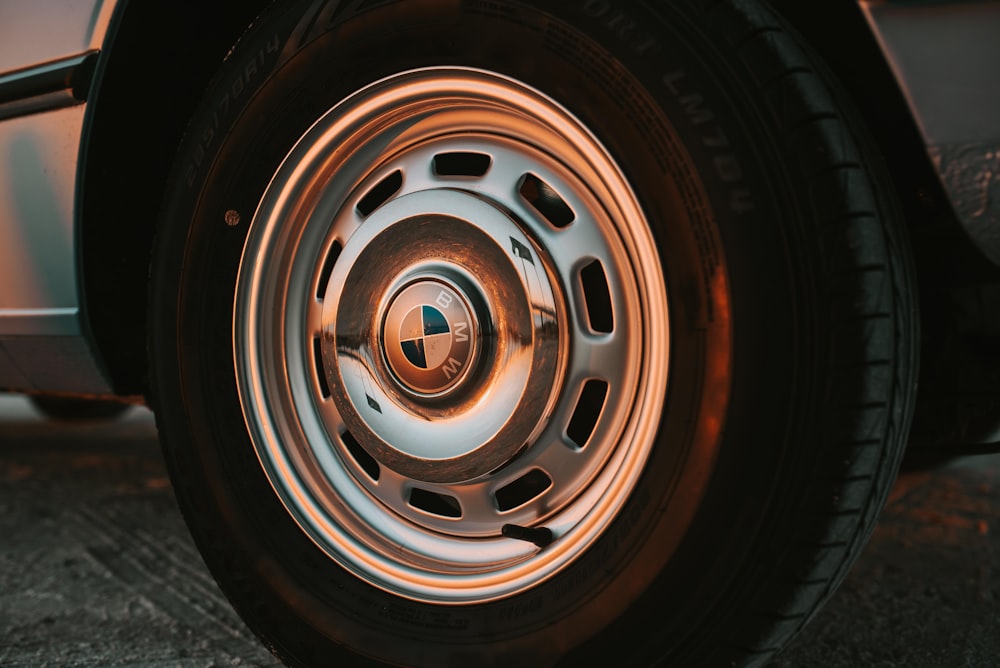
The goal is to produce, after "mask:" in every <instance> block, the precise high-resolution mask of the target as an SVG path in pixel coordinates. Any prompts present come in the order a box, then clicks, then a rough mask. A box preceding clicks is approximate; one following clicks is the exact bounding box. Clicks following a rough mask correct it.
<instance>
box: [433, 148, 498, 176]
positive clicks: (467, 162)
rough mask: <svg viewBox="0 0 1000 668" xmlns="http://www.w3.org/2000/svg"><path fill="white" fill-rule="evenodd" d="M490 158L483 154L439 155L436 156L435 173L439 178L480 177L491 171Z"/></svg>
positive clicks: (457, 153)
mask: <svg viewBox="0 0 1000 668" xmlns="http://www.w3.org/2000/svg"><path fill="white" fill-rule="evenodd" d="M492 162H493V161H492V159H491V158H490V156H488V155H485V154H483V153H460V152H456V153H438V154H437V155H435V156H434V173H435V174H437V175H438V176H472V177H480V176H483V175H485V174H486V172H488V171H489V169H490V165H491V164H492Z"/></svg>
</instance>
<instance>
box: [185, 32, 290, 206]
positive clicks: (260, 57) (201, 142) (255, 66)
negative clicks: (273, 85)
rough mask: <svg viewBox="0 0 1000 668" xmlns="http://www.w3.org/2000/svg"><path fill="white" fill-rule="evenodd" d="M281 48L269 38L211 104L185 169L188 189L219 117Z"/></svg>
mask: <svg viewBox="0 0 1000 668" xmlns="http://www.w3.org/2000/svg"><path fill="white" fill-rule="evenodd" d="M280 48H281V38H280V37H279V36H278V35H277V34H275V35H272V36H271V37H269V38H268V39H267V40H266V41H265V42H264V45H263V46H261V47H260V49H259V50H258V51H257V53H256V55H255V56H254V57H253V58H251V59H250V60H248V61H247V63H246V65H245V66H244V67H243V71H242V72H239V73H238V74H237V75H236V77H235V78H234V79H233V80H232V81H231V82H230V84H229V85H228V86H226V87H225V88H224V89H223V92H222V94H221V96H220V97H219V98H217V99H216V101H215V103H214V104H213V105H212V108H213V111H212V120H211V122H210V123H209V124H208V127H206V128H205V130H203V131H202V133H201V136H200V137H199V138H198V147H197V148H196V149H195V152H194V158H193V159H192V160H191V162H190V163H189V164H188V166H187V169H185V170H184V173H185V177H184V180H185V183H187V186H188V187H189V188H192V187H194V185H195V181H196V180H197V177H198V170H199V169H200V168H201V166H202V163H203V162H204V160H205V156H207V155H209V154H210V153H211V150H210V149H211V147H212V144H213V143H214V142H215V140H216V139H217V138H218V137H219V133H218V130H219V126H220V124H221V123H220V118H226V117H227V116H228V115H229V113H230V111H232V110H233V108H234V107H235V104H234V103H235V102H236V101H237V100H239V99H240V98H241V97H242V96H243V94H244V92H246V91H247V90H248V89H249V88H250V83H251V82H252V81H253V80H254V79H256V78H257V77H258V76H259V75H260V74H261V73H262V72H265V71H266V70H267V66H268V61H269V60H275V59H276V58H277V55H278V52H279V50H280Z"/></svg>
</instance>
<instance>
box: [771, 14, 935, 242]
mask: <svg viewBox="0 0 1000 668" xmlns="http://www.w3.org/2000/svg"><path fill="white" fill-rule="evenodd" d="M770 2H771V4H772V6H773V7H774V9H775V10H777V11H778V13H779V14H781V15H782V17H783V18H785V20H786V21H788V22H789V23H790V24H791V25H792V26H793V28H794V29H795V30H796V31H797V32H798V33H799V34H800V35H801V36H802V37H803V38H804V40H805V42H806V43H807V44H808V45H809V47H810V48H812V49H813V50H814V51H816V52H817V53H818V54H819V56H820V57H821V58H822V59H823V61H824V62H825V63H826V64H827V65H828V66H829V68H830V69H831V70H832V72H833V74H834V75H835V77H836V78H837V79H838V80H839V82H840V84H841V86H842V87H843V88H844V90H845V92H846V93H847V94H848V96H849V97H850V98H851V101H852V103H853V104H854V105H855V107H856V108H857V109H858V111H860V113H861V115H862V117H863V119H864V121H865V124H866V125H867V127H868V129H869V130H870V131H871V134H872V135H873V138H874V140H875V142H876V143H877V145H878V147H879V149H880V150H881V154H882V156H883V157H884V159H885V161H886V164H887V166H888V168H889V173H890V174H891V176H892V179H893V182H894V184H895V186H896V188H895V189H896V193H897V195H898V197H899V200H900V203H901V204H902V206H903V211H904V214H905V219H906V221H907V224H908V226H909V227H910V228H911V229H912V228H914V227H916V226H922V225H929V224H940V223H941V221H942V220H943V219H945V218H947V217H948V215H947V214H948V212H950V205H949V204H948V199H947V196H946V195H945V193H944V190H943V189H942V187H941V184H940V181H939V180H938V178H937V174H936V172H935V171H934V166H933V164H932V163H931V160H930V157H929V156H928V154H927V151H926V147H925V144H924V141H923V139H922V137H921V134H920V130H919V127H918V125H917V121H916V119H915V118H914V116H913V113H912V112H911V110H910V107H909V105H908V103H907V101H906V97H905V92H904V91H903V90H902V89H901V88H900V85H899V82H898V81H897V79H896V77H895V75H894V74H893V72H892V69H891V66H890V64H889V62H888V60H887V59H886V55H885V52H884V51H883V50H882V47H881V46H880V45H879V43H878V39H877V37H876V36H875V34H874V32H873V31H872V29H871V26H870V25H869V24H868V20H867V18H866V17H865V14H864V11H863V9H862V7H861V4H860V3H859V2H857V1H855V2H828V3H802V2H797V1H796V0H770ZM848 45H849V46H848Z"/></svg>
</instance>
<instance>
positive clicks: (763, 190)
mask: <svg viewBox="0 0 1000 668" xmlns="http://www.w3.org/2000/svg"><path fill="white" fill-rule="evenodd" d="M456 64H458V65H466V66H472V67H482V68H485V69H491V70H494V71H498V72H501V73H503V74H507V75H509V76H512V77H515V78H518V79H520V80H522V81H524V82H526V83H528V84H529V85H532V86H535V87H536V88H538V89H540V90H541V91H543V92H545V93H546V94H548V95H550V96H552V97H554V98H555V99H556V100H558V101H559V102H561V103H562V104H563V105H565V106H566V107H567V108H568V109H570V110H571V111H572V112H573V113H574V114H576V115H577V116H578V117H579V118H580V119H581V120H583V121H584V122H585V123H586V124H588V126H589V127H590V128H591V129H592V130H593V132H594V133H595V134H596V135H597V136H598V137H599V138H600V139H601V141H603V142H604V143H605V145H606V146H607V147H608V148H609V150H610V151H611V152H612V154H613V155H614V156H615V157H616V159H617V160H618V161H619V163H620V165H621V166H622V168H623V170H624V171H625V172H626V174H627V175H628V176H629V177H630V178H631V179H632V183H633V187H634V189H635V191H636V193H637V195H638V197H639V198H640V200H641V202H642V204H643V206H644V208H645V209H646V212H647V217H648V218H649V219H650V221H651V227H652V228H653V233H654V235H655V236H656V237H657V239H658V240H659V241H660V244H661V251H662V255H663V266H664V270H665V273H666V276H667V279H666V280H667V283H668V289H669V294H670V299H671V305H672V311H671V337H672V339H671V345H672V353H671V355H672V357H671V359H672V360H674V362H673V364H674V366H673V367H672V368H671V377H670V391H669V393H668V396H667V397H666V398H665V401H666V402H667V403H666V410H665V418H664V422H663V425H662V427H661V435H660V437H659V442H658V445H657V448H656V450H655V452H654V454H653V455H652V458H651V460H650V462H649V464H648V470H647V473H646V475H645V477H644V478H643V479H642V481H640V483H639V486H638V487H637V489H636V490H635V492H634V494H633V496H632V498H631V499H630V501H629V503H628V504H627V506H626V507H625V508H624V509H623V510H622V513H621V515H620V519H619V520H618V521H616V522H615V524H614V526H612V527H610V528H609V529H608V530H607V531H606V532H605V533H604V534H603V535H602V536H601V538H600V539H599V540H598V541H596V543H595V545H594V546H593V548H592V549H591V550H590V551H589V552H588V553H587V554H586V555H585V557H584V558H583V559H581V560H579V561H578V562H576V563H574V565H573V566H572V567H570V568H569V569H567V570H566V571H565V572H563V573H561V574H559V575H558V576H557V577H555V578H553V579H552V580H551V581H548V582H546V583H544V584H543V585H541V586H539V587H538V589H537V590H536V591H532V592H529V593H526V594H524V595H519V596H517V597H514V598H513V599H511V600H508V601H501V602H499V603H492V604H482V605H473V606H448V607H442V608H435V607H433V606H429V605H423V604H415V603H413V602H410V601H407V600H404V599H399V598H396V597H394V596H392V595H390V594H387V593H385V592H383V591H381V590H379V589H376V588H374V587H371V586H369V585H367V584H366V583H364V582H362V581H361V580H359V579H357V578H355V577H354V576H352V575H350V574H349V573H347V572H346V571H344V570H343V569H341V568H339V567H338V566H337V565H335V564H334V563H333V562H332V561H331V560H330V559H328V558H327V557H326V555H325V554H324V553H322V552H321V551H320V550H318V549H317V548H316V547H315V545H314V544H313V543H312V542H311V541H310V540H309V539H308V538H307V537H306V536H305V535H304V534H303V533H302V532H301V531H300V530H299V529H298V527H297V525H296V524H295V523H294V522H293V521H292V520H291V518H290V517H289V516H288V514H287V512H286V511H285V510H284V508H283V506H282V505H281V504H280V503H279V502H278V500H277V499H276V497H275V495H274V494H273V493H272V490H271V488H270V486H269V484H268V481H267V479H266V477H265V476H264V474H263V471H262V470H261V466H260V464H259V462H258V461H257V459H256V457H255V455H254V451H253V448H252V446H251V444H250V442H249V437H248V436H247V432H246V427H245V424H244V422H243V417H242V414H241V411H240V403H239V398H238V395H237V388H236V383H235V378H234V369H233V350H232V318H233V291H234V286H235V283H236V272H237V269H238V263H239V259H240V253H241V251H242V247H243V241H244V239H245V237H246V233H247V224H246V222H247V221H249V220H250V216H251V214H252V212H253V211H254V209H255V207H256V205H257V202H258V200H259V198H260V196H261V194H262V192H263V191H264V188H265V187H266V186H267V182H268V179H269V178H270V176H271V175H272V174H273V173H274V172H275V170H276V169H277V166H278V164H279V163H280V161H281V160H282V158H283V157H284V156H285V155H286V153H287V152H288V151H289V149H290V148H291V147H292V146H293V144H294V142H295V141H296V140H297V139H298V137H299V136H301V135H302V134H303V133H304V132H305V130H306V129H307V128H308V127H309V125H310V124H311V123H312V122H313V121H315V120H316V119H317V118H318V117H319V116H320V115H321V114H322V113H324V112H325V111H326V110H327V109H329V108H330V107H332V106H333V105H334V104H335V103H336V102H337V101H339V100H340V99H342V98H344V97H345V96H347V95H349V94H350V93H351V92H353V91H355V90H357V89H359V88H360V87H362V86H364V85H365V84H367V83H369V82H372V81H374V80H377V79H379V78H381V77H383V76H386V75H389V74H392V73H395V72H398V71H401V70H405V69H409V68H413V67H419V66H428V65H456ZM671 183H675V184H676V183H679V184H683V185H685V186H688V187H690V188H693V190H689V191H688V192H687V194H683V193H682V194H681V195H678V191H677V190H671V189H670V188H669V187H668V186H669V185H670V184H671ZM889 183H890V182H889V180H888V179H887V178H886V175H885V173H884V167H883V166H882V165H881V164H880V161H879V159H878V156H877V154H876V153H875V152H873V151H872V150H871V148H870V146H869V145H868V143H867V141H866V140H865V137H864V134H863V129H862V128H861V127H860V124H859V123H857V121H856V120H855V118H854V117H853V115H852V113H851V111H850V104H849V103H848V102H847V101H845V100H844V99H843V98H842V97H841V96H840V95H839V94H838V92H837V90H836V84H835V83H834V82H833V81H832V80H831V79H830V77H829V76H828V75H826V74H825V73H824V71H823V68H822V64H821V63H819V62H817V60H816V59H815V57H813V56H812V55H810V53H809V52H808V48H807V47H805V46H803V45H802V44H801V43H800V42H799V40H798V39H797V38H796V36H795V35H794V34H792V33H791V32H790V31H789V30H788V29H787V28H786V27H785V26H784V25H783V24H782V22H781V21H780V20H779V18H778V17H777V16H775V15H774V14H773V13H772V12H770V11H769V10H768V9H767V8H766V7H764V6H763V5H761V4H759V3H756V2H752V1H744V0H723V1H715V2H704V3H701V2H675V3H657V2H629V3H611V2H603V1H598V0H592V1H590V2H562V1H555V2H545V3H541V2H537V3H535V2H514V1H508V0H497V1H496V2H489V3H485V2H484V3H478V2H470V3H439V2H431V1H430V0H407V1H406V2H392V1H390V2H381V3H336V2H334V3H322V2H320V3H315V2H307V1H300V2H291V3H286V4H283V5H280V6H275V7H273V8H272V9H271V10H269V12H268V13H266V14H265V16H263V17H262V18H261V19H260V20H258V21H257V22H255V23H254V25H253V27H252V29H251V30H250V31H249V32H248V34H247V35H246V36H245V37H244V38H243V39H242V40H241V41H240V42H239V44H238V45H237V46H236V48H235V50H234V51H233V53H232V54H231V55H230V56H229V57H228V59H227V61H226V62H225V64H224V65H223V67H222V68H221V70H220V73H219V74H218V75H217V77H216V78H215V80H214V81H213V83H212V85H211V86H210V88H209V90H208V92H207V94H206V97H205V99H204V101H203V103H202V105H201V109H200V111H199V112H198V114H197V115H196V117H195V118H194V119H193V121H192V123H191V126H190V129H189V131H188V136H187V138H186V140H185V142H184V144H183V145H182V146H181V148H180V151H179V155H178V158H177V162H176V165H175V168H174V172H173V177H172V180H171V183H170V185H169V188H168V190H167V193H166V198H165V206H164V211H163V214H162V216H161V220H160V223H159V230H158V235H157V241H156V247H155V249H154V258H153V270H152V283H151V299H150V303H151V313H150V322H151V327H150V351H151V366H152V368H151V379H152V380H151V382H152V388H151V393H152V398H153V405H154V409H155V412H156V415H157V422H158V425H159V429H160V433H161V437H162V441H163V445H164V452H165V455H166V459H167V463H168V467H169V469H170V474H171V478H172V480H173V482H174V486H175V490H176V494H177V498H178V501H179V503H180V505H181V508H182V510H183V511H184V514H185V517H186V519H187V522H188V524H189V526H190V528H191V531H192V534H193V536H194V538H195V540H196V542H197V544H198V546H199V549H200V550H201V552H202V554H203V555H204V558H205V560H206V562H207V564H208V566H209V567H210V569H211V570H212V572H213V574H214V575H215V577H216V579H217V580H218V581H219V584H220V586H221V587H222V589H223V590H224V591H225V592H226V594H227V596H228V597H229V598H230V600H231V601H232V603H233V605H234V607H235V608H236V609H237V611H238V612H239V613H240V615H241V616H242V617H243V618H244V619H245V620H246V622H247V623H248V625H249V626H250V627H251V628H252V629H253V630H254V631H255V632H256V633H257V634H258V635H259V636H260V637H261V639H262V640H263V642H264V643H265V644H266V645H267V646H268V647H269V648H270V649H271V650H272V651H273V652H274V653H275V654H276V655H277V656H279V657H280V658H281V659H282V660H284V661H286V662H288V663H290V664H294V665H332V664H336V663H338V662H346V663H349V664H350V665H368V664H371V665H386V664H390V665H407V666H447V665H470V664H476V665H483V666H488V665H511V664H512V663H516V662H523V663H527V664H529V665H537V666H541V665H556V664H558V665H582V664H583V663H588V664H590V665H635V666H645V665H660V664H663V665H671V666H676V665H697V666H713V665H727V666H728V665H741V664H748V665H753V664H759V663H763V662H764V661H766V660H768V659H770V658H771V657H772V656H773V655H774V654H775V652H777V651H778V650H779V649H780V648H781V647H782V646H783V645H784V644H785V643H786V642H787V641H788V640H789V639H790V638H791V637H792V636H793V635H794V634H795V633H796V632H797V631H798V630H799V629H800V628H801V627H802V626H803V625H804V624H805V622H806V621H807V620H808V619H809V618H810V617H811V616H812V614H813V613H814V612H815V611H816V610H817V609H818V607H819V606H820V605H821V604H822V603H823V602H824V601H825V600H826V599H827V598H828V597H829V596H830V595H831V593H832V592H833V590H834V589H835V587H836V586H837V584H838V583H839V582H840V581H841V580H842V579H843V577H844V575H845V574H846V572H847V569H848V567H849V566H850V564H851V563H852V562H853V560H854V559H855V558H856V557H857V556H858V554H859V552H860V551H861V548H862V547H863V545H864V543H865V541H866V539H867V537H868V535H869V534H870V532H871V529H872V527H873V524H874V521H875V519H876V516H877V514H878V511H879V509H880V508H881V506H882V504H883V502H884V500H885V498H886V495H887V493H888V491H889V488H890V486H891V483H892V481H893V479H894V476H895V473H896V471H897V468H898V465H899V461H900V458H901V456H902V452H903V447H904V444H905V440H906V435H907V430H908V425H909V422H910V419H911V412H912V404H913V396H914V385H915V382H914V381H915V378H916V373H915V372H916V358H915V354H916V349H917V346H916V338H917V332H916V323H917V318H916V317H915V312H914V308H915V307H914V296H913V284H912V279H911V270H910V267H909V259H908V250H907V248H906V244H905V240H904V238H903V237H904V230H903V228H902V225H901V223H900V221H899V219H898V215H897V213H896V209H895V206H894V204H893V202H892V201H891V200H890V199H889V198H888V196H887V193H889V192H891V188H890V186H889ZM684 197H687V198H688V199H687V200H685V199H684ZM228 210H233V211H237V212H244V214H243V216H242V220H243V221H244V223H241V224H238V225H227V224H226V223H225V221H224V213H225V212H226V211H228ZM720 268H721V269H720ZM719 271H722V273H723V274H724V276H725V279H726V282H725V283H724V284H723V285H722V290H721V292H720V291H718V290H716V292H712V290H711V287H708V288H706V286H712V285H713V284H712V282H711V280H710V279H711V278H712V277H713V276H718V275H719V274H718V272H719ZM716 288H718V284H716ZM718 360H723V361H725V360H728V363H722V364H719V363H717V362H718ZM713 363H715V365H714V366H713ZM713 374H714V375H713ZM719 374H721V376H720V375H719ZM720 378H721V381H720ZM719 382H721V385H718V386H719V387H721V388H722V391H721V392H720V393H718V396H710V394H709V393H706V392H704V391H703V390H704V388H705V387H706V386H712V387H715V385H713V383H719ZM720 418H721V420H722V421H724V427H723V422H721V421H720ZM709 436H711V437H712V438H711V439H710V440H709V441H706V440H705V439H706V438H708V437H709ZM703 451H704V452H707V453H709V455H710V456H708V457H707V458H705V459H704V460H699V459H698V458H699V456H700V455H701V454H703ZM685 458H686V460H685ZM681 460H684V461H687V460H690V461H687V463H684V461H681ZM679 461H680V462H681V463H678V462H679ZM691 461H695V462H696V463H698V465H699V468H698V470H697V471H696V470H694V469H693V468H692V467H691V466H690V462H691ZM678 466H681V467H685V466H686V467H687V468H684V470H685V471H687V472H690V473H691V476H692V477H691V478H690V479H689V480H690V481H693V482H692V483H691V484H690V485H689V486H687V487H685V480H681V481H679V482H678V481H673V482H672V483H671V482H670V481H668V480H667V479H666V478H665V477H664V476H667V475H669V474H670V473H671V472H672V471H675V470H677V467H678ZM678 490H681V492H678ZM685 504H686V508H685ZM682 511H683V512H682ZM675 512H678V513H679V514H678V515H677V516H678V517H680V516H683V515H684V513H690V514H691V515H692V517H691V519H690V523H689V524H686V526H684V527H683V531H682V532H681V533H682V535H681V536H680V538H679V539H678V541H677V543H678V544H676V545H674V544H672V543H671V541H672V538H673V537H676V536H675V534H676V533H677V531H678V530H679V529H678V528H677V527H672V526H671V518H672V517H673V516H674V515H673V513H675ZM665 537H667V538H670V539H671V540H667V539H666V538H665ZM637 583H638V584H637Z"/></svg>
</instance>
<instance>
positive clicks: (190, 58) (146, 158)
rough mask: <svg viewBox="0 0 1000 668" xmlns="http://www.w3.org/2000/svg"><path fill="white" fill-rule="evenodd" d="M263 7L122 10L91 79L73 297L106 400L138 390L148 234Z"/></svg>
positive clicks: (249, 2)
mask: <svg viewBox="0 0 1000 668" xmlns="http://www.w3.org/2000/svg"><path fill="white" fill-rule="evenodd" d="M268 1H269V0H223V1H222V2H219V3H213V5H212V9H211V10H206V9H205V6H204V5H201V4H200V3H198V2H197V0H179V1H177V2H170V3H148V2H127V1H125V2H122V3H121V5H120V6H119V7H118V8H117V9H116V12H115V15H114V18H113V19H112V24H111V26H110V29H109V32H108V36H107V38H106V40H105V44H104V49H103V53H102V58H101V61H100V65H99V67H98V70H97V72H96V75H95V80H94V84H93V89H92V91H91V95H90V102H89V108H88V111H87V118H86V121H85V126H84V135H83V141H82V155H81V174H82V176H81V179H80V182H79V194H78V201H77V209H78V211H79V214H78V221H77V224H78V229H79V232H78V237H77V244H78V252H79V254H80V256H81V269H80V272H81V277H80V280H81V297H82V303H83V305H84V309H85V312H86V315H87V320H88V322H89V325H90V329H91V334H92V338H93V341H94V343H95V345H96V348H97V349H98V351H99V353H100V356H101V357H102V358H103V362H104V364H105V368H106V369H107V371H108V374H109V376H110V378H111V381H112V385H113V387H114V390H115V392H117V393H119V394H141V393H144V392H145V389H146V367H147V365H146V310H147V302H148V295H147V284H148V275H149V254H150V249H151V246H152V240H153V234H154V223H155V220H156V218H157V213H158V210H159V207H160V201H161V198H162V196H163V191H164V188H165V184H166V180H167V175H168V173H169V171H170V167H171V164H172V162H173V157H174V152H175V151H176V147H177V146H178V144H179V143H180V139H181V137H182V135H183V133H184V131H185V127H186V125H187V123H188V119H189V118H190V116H191V114H192V113H193V111H194V108H195V106H196V105H197V103H198V100H199V98H200V97H201V95H202V93H203V91H204V89H205V86H206V84H207V83H208V81H209V79H210V78H211V76H212V75H213V73H214V71H215V69H216V68H217V67H218V65H219V64H220V63H221V62H222V60H223V59H224V57H225V56H226V54H227V53H228V52H229V50H230V49H231V48H232V45H233V44H234V43H235V42H236V41H237V40H238V39H239V37H240V35H241V34H242V33H243V31H244V30H245V29H246V26H247V25H248V24H249V23H250V22H251V21H252V20H253V18H254V17H255V16H256V15H257V14H258V13H259V11H260V10H261V9H262V8H263V7H264V5H266V4H267V3H268Z"/></svg>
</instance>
